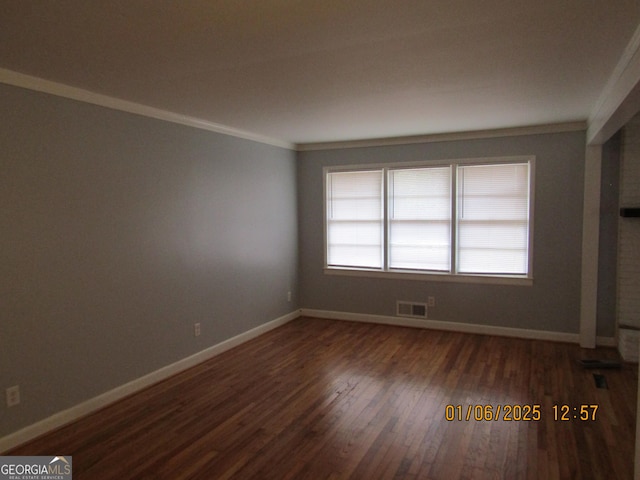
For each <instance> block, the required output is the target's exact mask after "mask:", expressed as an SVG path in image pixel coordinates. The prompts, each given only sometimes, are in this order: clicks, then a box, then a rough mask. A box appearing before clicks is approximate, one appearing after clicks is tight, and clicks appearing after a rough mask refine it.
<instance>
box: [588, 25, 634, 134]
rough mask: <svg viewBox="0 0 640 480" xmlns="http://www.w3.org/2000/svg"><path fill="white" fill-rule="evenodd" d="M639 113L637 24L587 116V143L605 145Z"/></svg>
mask: <svg viewBox="0 0 640 480" xmlns="http://www.w3.org/2000/svg"><path fill="white" fill-rule="evenodd" d="M639 110H640V25H638V26H637V27H636V30H635V32H634V33H633V35H632V36H631V40H629V43H628V44H627V46H626V48H625V49H624V51H623V52H622V55H621V56H620V59H619V60H618V63H617V64H616V67H615V68H614V69H613V72H611V76H610V77H609V80H608V81H607V83H606V84H605V86H604V88H603V89H602V93H601V94H600V97H599V98H598V101H597V102H596V104H595V106H594V108H593V111H592V112H591V115H590V116H589V127H588V129H587V143H588V144H590V145H598V144H603V143H605V142H606V141H607V140H608V139H609V138H611V137H612V136H613V135H614V134H615V133H616V132H617V131H618V130H619V129H620V128H622V127H623V126H624V125H625V124H626V123H627V122H628V121H629V120H631V118H633V116H634V115H635V114H636V113H638V111H639Z"/></svg>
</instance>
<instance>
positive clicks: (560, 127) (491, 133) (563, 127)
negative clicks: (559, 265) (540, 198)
mask: <svg viewBox="0 0 640 480" xmlns="http://www.w3.org/2000/svg"><path fill="white" fill-rule="evenodd" d="M586 129H587V123H586V122H585V121H578V122H567V123H553V124H548V125H531V126H526V127H513V128H498V129H489V130H474V131H469V132H451V133H436V134H429V135H413V136H407V137H388V138H370V139H364V140H345V141H338V142H321V143H299V144H297V145H296V150H297V151H298V152H309V151H313V150H336V149H340V148H361V147H384V146H388V145H411V144H416V143H434V142H456V141H462V140H477V139H481V138H499V137H515V136H520V135H543V134H548V133H564V132H581V131H585V130H586Z"/></svg>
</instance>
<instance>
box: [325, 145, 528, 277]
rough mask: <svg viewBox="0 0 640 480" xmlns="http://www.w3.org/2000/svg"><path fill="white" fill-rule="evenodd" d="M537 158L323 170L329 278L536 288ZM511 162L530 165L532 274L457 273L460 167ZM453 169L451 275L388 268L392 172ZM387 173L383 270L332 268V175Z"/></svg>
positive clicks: (326, 168)
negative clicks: (329, 185) (329, 223)
mask: <svg viewBox="0 0 640 480" xmlns="http://www.w3.org/2000/svg"><path fill="white" fill-rule="evenodd" d="M535 160H536V159H535V156H534V155H517V156H501V157H479V158H462V159H438V160H425V161H412V162H397V163H372V164H355V165H335V166H325V167H323V169H322V174H323V175H322V182H323V222H322V228H323V240H322V242H323V262H324V273H325V274H327V275H344V276H354V277H372V278H393V279H402V280H419V281H431V282H434V281H435V282H462V283H487V284H500V285H522V286H530V285H533V257H534V243H533V239H534V220H535V215H534V206H535ZM510 163H528V164H529V232H528V233H529V238H528V242H529V243H528V273H527V274H526V275H509V274H487V273H481V274H470V273H457V272H456V270H457V260H458V259H457V254H458V252H457V235H458V226H457V221H458V219H457V215H456V212H457V197H458V192H457V188H456V187H457V178H456V177H457V167H458V166H476V165H500V164H510ZM442 166H449V167H451V169H452V175H451V186H452V190H451V192H452V193H451V213H452V217H451V223H452V225H451V247H450V248H451V256H452V257H451V267H452V271H450V272H437V271H428V270H406V269H393V268H389V266H388V258H389V252H388V249H389V242H388V240H389V239H388V236H389V225H388V203H389V201H388V188H389V187H388V172H389V170H390V169H402V168H408V169H410V168H420V167H427V168H428V167H442ZM378 169H381V170H383V178H384V181H383V199H382V200H383V262H382V263H383V265H382V268H380V269H378V268H364V267H340V266H329V265H328V263H327V250H328V248H327V220H328V217H327V215H328V212H327V207H328V198H327V194H328V190H327V179H328V174H329V173H332V172H357V171H368V170H378Z"/></svg>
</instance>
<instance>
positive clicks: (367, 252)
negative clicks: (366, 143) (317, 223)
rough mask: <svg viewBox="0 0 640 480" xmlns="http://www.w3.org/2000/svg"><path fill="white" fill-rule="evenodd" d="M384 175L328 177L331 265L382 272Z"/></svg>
mask: <svg viewBox="0 0 640 480" xmlns="http://www.w3.org/2000/svg"><path fill="white" fill-rule="evenodd" d="M382 172H383V171H382V169H380V170H372V171H353V172H331V173H329V174H328V175H327V265H330V266H339V267H364V268H377V269H379V268H382V266H383V253H382V252H383V248H382V245H383V242H384V227H383V203H384V202H383V183H382V181H383V174H382Z"/></svg>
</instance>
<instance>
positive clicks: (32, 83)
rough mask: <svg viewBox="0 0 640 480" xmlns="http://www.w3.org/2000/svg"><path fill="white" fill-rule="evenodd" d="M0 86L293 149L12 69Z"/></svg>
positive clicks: (1, 72) (2, 74)
mask: <svg viewBox="0 0 640 480" xmlns="http://www.w3.org/2000/svg"><path fill="white" fill-rule="evenodd" d="M0 83H5V84H7V85H13V86H14V87H20V88H26V89H28V90H34V91H36V92H42V93H48V94H50V95H55V96H58V97H64V98H69V99H71V100H77V101H79V102H84V103H90V104H93V105H99V106H101V107H105V108H110V109H112V110H119V111H122V112H127V113H133V114H136V115H142V116H144V117H150V118H155V119H158V120H164V121H166V122H172V123H178V124H180V125H187V126H189V127H194V128H199V129H201V130H208V131H210V132H215V133H221V134H223V135H230V136H232V137H238V138H243V139H245V140H252V141H254V142H259V143H264V144H267V145H273V146H276V147H282V148H286V149H288V150H294V149H295V145H294V144H292V143H289V142H285V141H283V140H278V139H275V138H270V137H265V136H262V135H257V134H255V133H251V132H246V131H244V130H239V129H236V128H232V127H227V126H225V125H220V124H218V123H213V122H208V121H206V120H202V119H199V118H195V117H189V116H187V115H180V114H178V113H174V112H169V111H167V110H162V109H159V108H155V107H150V106H148V105H142V104H140V103H135V102H130V101H128V100H122V99H119V98H115V97H110V96H108V95H102V94H100V93H95V92H91V91H89V90H83V89H81V88H77V87H71V86H69V85H64V84H62V83H57V82H52V81H50V80H45V79H43V78H38V77H34V76H31V75H25V74H23V73H18V72H14V71H12V70H7V69H4V68H0Z"/></svg>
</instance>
